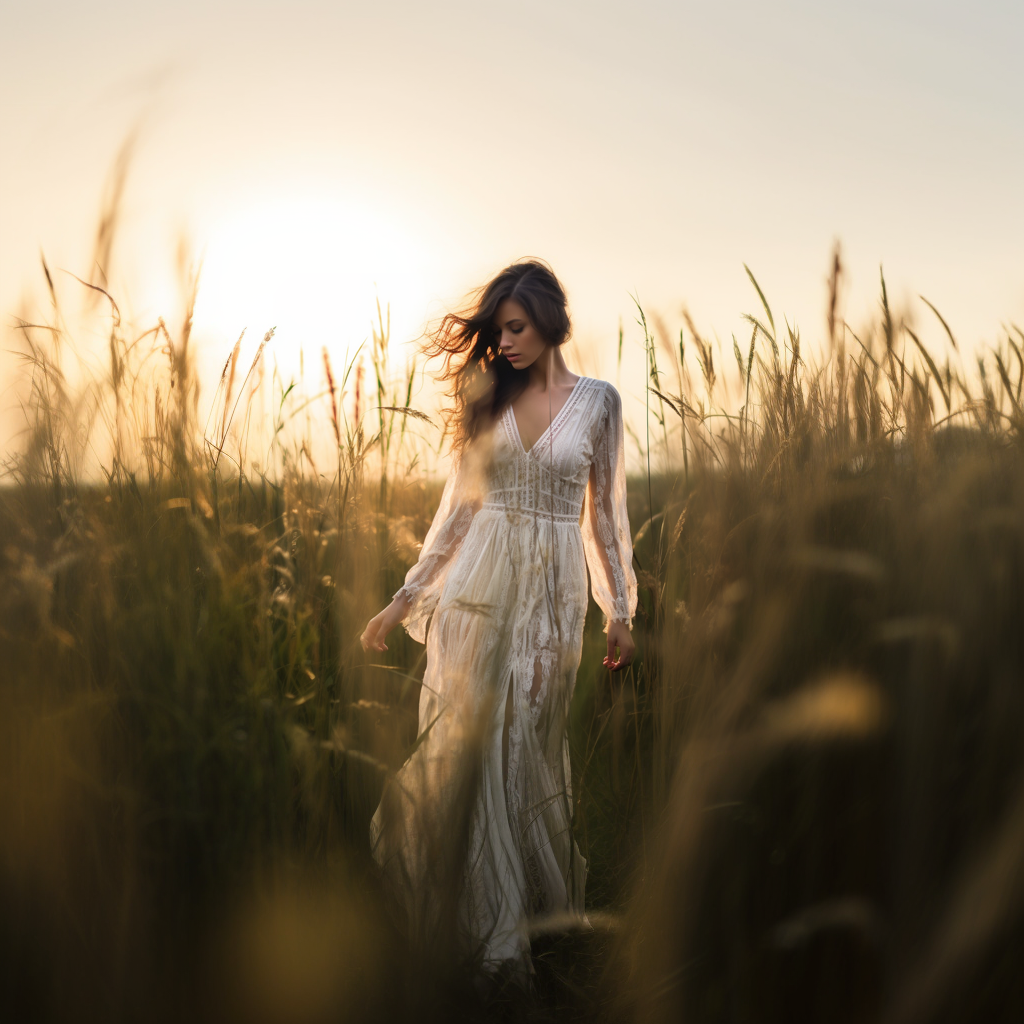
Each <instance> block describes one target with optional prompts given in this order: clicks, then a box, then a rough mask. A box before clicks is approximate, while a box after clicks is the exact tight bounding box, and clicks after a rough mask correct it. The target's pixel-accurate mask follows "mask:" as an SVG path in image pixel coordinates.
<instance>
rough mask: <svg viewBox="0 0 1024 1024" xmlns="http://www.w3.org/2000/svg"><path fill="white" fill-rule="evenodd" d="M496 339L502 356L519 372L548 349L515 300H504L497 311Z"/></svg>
mask: <svg viewBox="0 0 1024 1024" xmlns="http://www.w3.org/2000/svg"><path fill="white" fill-rule="evenodd" d="M494 339H495V341H497V343H498V349H499V351H500V352H501V354H502V355H503V356H504V357H505V358H506V359H507V360H508V361H509V362H510V363H511V364H512V365H513V366H514V367H515V368H516V369H517V370H525V369H526V367H528V366H529V365H530V364H531V363H533V362H535V361H536V360H537V359H538V358H539V357H540V356H541V355H542V354H543V352H544V350H545V349H546V348H547V347H548V346H547V342H545V341H544V339H543V338H542V337H541V336H540V335H539V334H538V333H537V331H536V329H535V328H534V326H533V324H531V323H530V318H529V317H528V316H527V315H526V310H525V309H523V307H522V306H521V305H520V304H519V303H518V302H516V300H515V299H504V300H503V301H502V303H501V305H500V306H498V308H497V309H496V310H495V312H494Z"/></svg>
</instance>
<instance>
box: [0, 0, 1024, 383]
mask: <svg viewBox="0 0 1024 1024" xmlns="http://www.w3.org/2000/svg"><path fill="white" fill-rule="evenodd" d="M0 39H2V40H3V42H4V59H3V61H2V62H0V138H2V140H3V159H2V161H0V307H2V308H0V312H2V313H3V316H4V321H5V323H9V322H10V320H11V318H12V316H13V314H14V313H15V312H17V311H18V309H19V302H20V300H21V298H22V296H23V295H24V294H25V290H26V287H28V286H32V287H33V288H37V285H38V283H39V280H40V279H39V274H38V270H37V268H38V254H39V251H40V249H42V250H44V251H45V252H46V254H47V258H48V260H49V261H50V263H51V265H53V266H55V267H62V268H66V269H68V270H71V271H74V272H75V273H77V274H78V275H79V276H82V277H89V276H90V267H89V266H88V261H89V253H90V245H89V239H90V238H91V232H92V230H93V228H94V225H95V220H96V215H97V209H98V201H99V196H100V194H101V192H102V188H103V183H104V180H105V178H106V175H107V174H108V171H109V169H110V166H111V164H112V161H113V158H114V155H115V153H116V151H117V149H118V147H119V145H120V143H121V141H122V140H123V139H124V138H125V136H126V134H127V132H128V130H129V129H130V127H131V126H132V125H133V124H134V123H135V122H136V121H137V120H138V119H139V118H140V116H142V115H143V114H144V115H145V117H144V120H143V128H142V132H141V136H140V140H139V144H138V147H137V154H136V159H135V162H134V164H133V166H132V170H131V175H130V180H129V185H128V192H127V202H126V210H125V214H126V221H125V231H124V235H123V238H122V244H121V246H120V248H119V250H118V255H119V257H120V260H119V262H117V263H116V265H115V267H114V285H115V290H117V291H118V294H120V295H122V296H128V295H130V296H131V299H132V305H133V307H134V309H135V311H136V313H137V314H138V315H139V317H140V318H141V319H143V320H144V319H145V318H146V317H147V316H155V315H157V314H159V313H161V312H166V311H167V309H168V308H169V306H170V305H171V304H172V298H173V292H172V290H171V282H172V280H173V278H172V273H171V268H172V266H173V257H174V253H175V250H176V246H177V238H178V236H179V235H180V233H181V232H182V231H183V230H184V231H186V232H187V234H188V237H189V238H190V239H191V242H192V244H193V246H194V248H195V250H196V252H198V251H200V250H204V251H205V253H206V260H207V263H206V268H207V270H206V274H207V276H206V279H205V280H206V283H205V285H204V292H203V294H202V295H201V302H200V308H199V316H198V317H197V334H198V336H199V338H200V339H201V341H202V344H203V345H204V353H203V356H202V360H203V362H204V365H205V366H206V367H207V368H209V367H214V366H216V367H217V368H218V369H219V367H220V365H222V363H223V360H224V357H225V355H226V354H227V352H228V351H229V349H230V346H231V344H232V342H233V341H234V338H235V337H236V336H237V334H238V332H239V331H240V330H241V328H242V327H246V326H247V327H248V328H249V331H250V334H251V335H252V336H254V337H255V336H258V335H261V334H262V332H263V331H264V330H266V328H267V327H269V326H272V325H275V324H276V325H277V326H278V328H279V336H278V340H277V344H278V345H279V350H278V355H279V358H281V359H282V360H283V361H285V362H286V361H287V359H288V358H289V356H288V353H289V351H292V352H293V353H294V349H295V348H296V347H297V346H298V345H299V344H303V345H304V346H305V347H306V350H307V351H313V352H318V351H319V349H320V346H321V344H324V343H329V344H331V345H333V346H337V345H341V346H346V345H349V344H351V342H352V341H353V340H354V341H355V342H356V343H358V340H361V338H362V336H364V335H365V333H366V324H367V322H368V318H369V312H370V309H369V306H370V304H371V302H372V294H373V290H374V287H376V289H377V290H378V292H379V293H380V294H381V297H382V299H385V300H389V301H390V302H391V305H392V309H393V316H394V324H395V335H396V341H404V340H406V339H409V338H412V337H414V336H415V335H416V334H417V333H418V332H419V330H420V329H421V328H422V326H423V324H424V322H425V321H426V320H427V319H428V318H429V317H432V316H436V315H437V314H438V313H439V312H441V311H443V310H444V309H445V308H448V307H450V306H451V305H452V304H454V303H456V302H457V301H458V300H459V298H460V297H461V296H462V295H463V294H464V293H465V291H466V290H467V289H469V288H470V287H472V286H473V285H476V284H479V283H481V282H482V281H483V280H485V279H486V278H487V277H488V276H489V275H490V274H492V273H493V272H495V271H496V270H498V269H500V267H501V266H503V265H504V264H505V263H507V262H509V261H511V260H513V259H515V258H517V257H520V256H528V255H535V256H541V257H543V258H545V259H547V260H548V261H549V262H550V263H551V264H552V265H553V267H554V268H555V270H556V272H557V273H558V274H559V276H560V277H561V278H562V280H563V282H564V283H565V285H566V287H567V289H568V291H569V294H570V299H571V303H572V314H573V318H574V323H575V328H576V330H575V335H576V341H577V346H578V351H579V352H580V353H581V355H580V356H579V361H580V362H582V363H585V364H586V365H577V366H575V367H574V369H577V370H581V371H583V372H587V373H592V374H595V375H603V376H607V377H609V378H611V379H614V375H615V365H614V351H615V346H616V340H617V333H618V323H619V320H620V318H621V319H622V320H623V321H624V323H625V327H626V339H627V353H631V355H630V357H629V358H630V362H629V366H628V367H627V371H626V373H625V374H624V376H623V380H622V385H623V389H624V392H626V393H628V394H629V396H631V400H632V401H634V402H635V401H637V400H638V399H637V396H639V395H640V394H641V391H642V385H641V377H640V373H639V371H638V367H639V370H642V365H643V362H642V360H643V357H642V350H641V349H640V348H639V346H638V345H637V343H636V342H637V339H638V331H637V330H636V329H635V328H634V327H633V317H634V314H633V307H632V301H631V299H630V294H631V293H634V292H635V293H636V294H637V295H638V296H639V297H640V300H641V301H642V302H643V304H644V305H645V307H646V308H648V309H650V310H652V311H657V312H659V313H660V314H661V315H662V316H663V317H664V318H665V320H666V322H667V323H668V325H669V327H670V328H671V329H672V330H674V331H678V327H679V325H680V323H681V317H680V312H681V308H682V306H683V304H684V303H685V304H686V305H687V306H688V307H689V309H690V311H691V313H692V314H693V316H694V319H695V320H696V322H697V325H698V326H699V327H700V328H701V329H702V330H704V331H706V332H707V334H708V335H715V334H717V336H718V337H719V338H720V339H721V340H722V341H723V343H724V344H725V345H726V353H727V354H728V353H730V352H731V334H732V332H734V331H735V332H736V333H737V335H739V336H740V338H741V339H742V338H743V336H744V334H746V336H747V337H748V338H749V332H746V331H745V329H744V328H743V325H742V322H741V320H740V314H741V313H742V312H744V311H747V310H751V311H752V310H755V309H756V295H754V293H753V291H752V289H751V288H750V285H749V283H748V282H747V280H746V276H745V273H744V271H743V264H744V263H747V264H749V265H750V267H751V268H752V269H753V270H754V272H755V273H756V274H757V275H758V278H759V280H760V282H761V284H762V286H763V288H764V290H765V292H766V293H767V295H768V297H769V299H770V301H771V302H772V304H773V307H774V309H775V311H776V314H777V320H779V319H781V315H782V314H783V313H787V314H788V315H789V317H790V320H791V321H793V320H795V321H796V322H797V324H798V325H799V327H800V329H801V331H802V334H803V337H804V341H805V344H808V345H813V343H814V342H816V341H818V340H819V339H821V338H822V337H823V335H824V333H825V329H824V312H823V311H824V298H825V278H826V275H827V271H828V263H829V254H830V251H831V247H832V244H833V241H834V240H835V239H839V240H841V242H842V245H843V249H844V258H845V263H846V266H847V269H848V272H849V279H848V285H849V287H848V290H847V294H846V297H845V311H846V315H847V318H848V319H849V320H850V322H851V324H853V325H859V324H863V323H864V322H865V321H866V320H867V319H868V318H869V317H870V316H871V315H872V314H873V312H874V311H875V310H876V308H877V296H878V268H879V264H883V265H884V267H885V271H886V277H887V281H888V283H889V288H890V294H891V296H892V297H893V298H894V300H895V301H896V303H897V304H900V303H903V304H907V305H908V307H909V308H911V309H912V311H913V312H914V313H915V315H916V317H917V319H918V321H919V322H920V323H921V324H923V325H926V327H927V331H928V336H929V337H930V338H933V339H934V340H935V342H936V344H938V339H939V337H940V334H939V333H937V332H935V331H933V330H932V327H931V322H929V321H928V320H927V317H926V314H925V311H924V308H923V306H921V304H920V303H919V302H917V300H916V295H917V294H918V293H923V294H924V295H925V296H927V297H928V298H929V299H930V300H931V301H932V302H934V303H935V304H936V305H937V306H938V307H939V308H940V309H941V310H942V311H943V313H944V315H945V316H946V318H947V320H948V321H949V322H950V324H951V326H952V327H953V329H954V331H955V332H956V333H957V334H958V335H959V336H960V338H961V340H962V341H963V342H964V343H965V344H967V345H970V344H971V343H977V342H982V341H988V342H992V341H995V340H996V338H997V337H998V335H999V332H1000V325H1001V324H1003V323H1007V322H1009V321H1011V320H1013V321H1016V322H1017V323H1020V324H1022V325H1024V244H1022V241H1021V240H1022V238H1024V196H1022V187H1021V181H1022V178H1024V170H1022V169H1024V77H1022V75H1021V72H1020V60H1019V54H1020V51H1021V46H1022V44H1024V4H1021V3H1019V2H1014V3H1011V2H992V0H981V2H974V3H971V4H967V3H965V2H962V0H961V2H959V3H949V2H945V0H943V2H929V3H924V2H906V0H888V2H885V3H881V2H877V0H859V2H857V3H844V4H837V3H830V2H822V0H818V2H813V3H812V2H785V3H775V4H763V3H760V4H759V3H753V2H750V0H742V2H719V3H715V4H710V3H702V4H696V3H689V2H676V3H664V2H653V0H632V2H630V3H623V2H614V3H609V2H602V0H591V2H589V3H582V2H577V0H571V2H567V0H561V2H560V0H546V2H538V0H518V2H516V3H501V4H498V3H490V2H486V0H473V2H462V0H435V2H433V3H410V2H402V3H399V2H387V0H383V2H381V0H378V2H375V3H372V4H364V5H358V6H357V5H353V4H350V3H335V4H325V3H316V2H303V0H292V2H290V3H287V4H285V3H260V2H252V3H249V4H244V5H243V4H237V3H225V2H221V0H203V2H202V3H199V2H195V0H179V2H177V3H175V4H160V5H156V4H146V3H140V2H139V0H132V2H127V0H125V2H113V0H95V2H93V3H91V4H87V5H86V4H81V3H70V2H66V0H59V2H53V3H22V4H14V3H12V2H11V0H4V2H3V5H2V7H0ZM630 346H632V347H630ZM729 361H731V356H729ZM10 368H11V364H10V362H9V361H7V362H2V363H0V369H3V371H4V373H5V375H7V374H9V373H10ZM207 372H209V370H208V369H207ZM5 384H6V382H5ZM2 394H3V395H4V396H7V395H8V394H9V390H8V388H7V387H6V386H5V387H4V389H3V392H2ZM5 400H6V399H5Z"/></svg>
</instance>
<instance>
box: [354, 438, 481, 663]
mask: <svg viewBox="0 0 1024 1024" xmlns="http://www.w3.org/2000/svg"><path fill="white" fill-rule="evenodd" d="M467 461H468V460H467V459H466V458H465V457H462V456H460V455H459V454H457V455H456V456H455V463H454V465H453V466H452V469H451V472H450V473H449V474H448V479H447V480H446V481H445V485H444V492H443V493H442V495H441V503H440V505H438V508H437V512H436V513H435V514H434V519H433V522H432V523H431V524H430V529H429V530H428V531H427V536H426V537H425V538H424V541H423V547H422V548H420V555H419V558H418V559H417V560H416V564H415V565H414V566H413V567H412V568H411V569H410V570H409V571H408V573H406V576H405V582H404V583H403V584H402V586H401V587H400V588H399V590H398V591H397V592H396V594H395V595H394V599H393V600H392V602H391V604H389V605H388V606H387V608H385V609H384V610H383V611H382V612H380V613H379V614H378V615H375V616H374V617H373V618H372V619H371V620H370V621H369V623H368V624H367V626H366V629H365V630H364V631H363V635H362V636H361V637H360V641H361V642H362V645H363V649H364V650H370V649H373V650H377V651H386V650H387V645H386V644H385V643H384V638H385V636H387V634H388V633H389V632H390V631H391V630H392V629H393V628H394V627H395V626H397V625H398V624H399V623H400V622H405V624H406V625H405V628H406V631H407V632H408V634H409V635H410V636H411V637H412V638H413V639H414V640H418V641H420V643H423V642H424V641H425V639H426V626H427V621H428V620H429V618H430V615H431V613H432V612H433V610H434V608H435V606H436V605H437V600H438V598H439V597H440V594H441V587H442V586H443V585H444V580H445V577H446V576H447V575H448V569H449V568H450V566H451V563H452V560H453V559H454V557H455V555H456V553H457V552H458V550H459V548H460V547H461V546H462V542H463V540H465V537H466V534H467V533H469V527H470V524H471V523H472V522H473V516H474V515H476V512H477V509H478V508H479V507H480V498H479V495H478V488H477V487H475V486H473V484H472V483H471V479H472V476H473V474H471V473H470V471H469V469H468V467H467Z"/></svg>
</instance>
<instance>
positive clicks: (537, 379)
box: [527, 345, 575, 391]
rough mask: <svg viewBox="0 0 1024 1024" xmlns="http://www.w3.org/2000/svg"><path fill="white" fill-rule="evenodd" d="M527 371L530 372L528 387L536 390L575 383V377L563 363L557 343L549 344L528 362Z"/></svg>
mask: <svg viewBox="0 0 1024 1024" xmlns="http://www.w3.org/2000/svg"><path fill="white" fill-rule="evenodd" d="M527 372H528V373H529V374H530V384H529V387H531V388H536V389H537V390H538V391H547V390H548V388H550V387H559V386H566V385H569V384H573V383H575V377H574V375H573V374H572V373H571V372H570V371H569V367H568V366H566V365H565V359H563V358H562V349H561V346H559V345H549V346H548V348H547V350H546V351H545V352H544V353H543V354H542V355H541V357H540V358H539V359H537V360H536V361H534V362H533V363H531V364H530V366H529V367H528V369H527Z"/></svg>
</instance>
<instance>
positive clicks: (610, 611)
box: [581, 384, 637, 671]
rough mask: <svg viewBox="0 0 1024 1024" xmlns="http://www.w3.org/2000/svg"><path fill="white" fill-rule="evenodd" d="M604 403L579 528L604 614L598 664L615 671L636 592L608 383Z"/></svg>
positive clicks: (627, 639)
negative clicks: (604, 645) (604, 644)
mask: <svg viewBox="0 0 1024 1024" xmlns="http://www.w3.org/2000/svg"><path fill="white" fill-rule="evenodd" d="M604 403H605V404H604V410H603V414H602V417H601V423H600V425H599V429H598V430H597V432H596V435H595V437H596V440H595V443H594V457H593V460H592V462H591V466H590V480H589V483H588V487H587V509H586V514H585V516H584V519H583V523H582V524H581V525H582V531H583V548H584V551H585V553H586V557H587V565H588V567H589V569H590V580H591V587H592V589H593V592H594V600H595V601H596V602H597V604H598V606H599V607H600V609H601V610H602V611H603V612H604V615H605V621H606V626H605V629H606V631H607V633H608V654H607V656H606V657H605V658H604V664H605V666H606V667H608V668H610V669H612V670H613V671H615V670H617V669H620V668H624V667H625V666H626V665H628V664H629V663H630V661H631V660H632V658H633V652H634V651H635V650H636V645H635V644H634V643H633V638H632V636H631V634H630V628H631V626H632V621H633V614H634V613H635V611H636V601H637V587H636V573H634V572H633V542H632V539H631V536H630V530H629V515H628V512H627V510H626V456H625V446H624V430H623V425H622V400H621V399H620V398H619V393H618V391H616V390H615V388H614V387H612V385H611V384H606V386H605V393H604ZM616 648H618V655H617V656H616V654H615V650H616Z"/></svg>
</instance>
